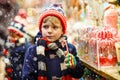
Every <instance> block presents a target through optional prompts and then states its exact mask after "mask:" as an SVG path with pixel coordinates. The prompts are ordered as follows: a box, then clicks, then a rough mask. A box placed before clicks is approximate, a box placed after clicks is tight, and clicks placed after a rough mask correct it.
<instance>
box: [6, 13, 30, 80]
mask: <svg viewBox="0 0 120 80" xmlns="http://www.w3.org/2000/svg"><path fill="white" fill-rule="evenodd" d="M17 16H20V15H17ZM24 27H25V25H24V24H22V23H21V22H20V21H19V19H17V18H16V17H15V19H14V21H13V22H11V24H10V26H9V27H8V32H9V35H8V39H7V41H6V44H5V50H4V54H6V55H9V56H8V58H9V60H10V63H11V65H7V67H6V72H7V78H8V80H22V66H23V62H24V55H25V52H26V50H27V49H28V47H29V46H30V45H31V44H30V43H29V40H28V39H29V36H27V33H26V32H25V30H24ZM8 53H9V54H8Z"/></svg>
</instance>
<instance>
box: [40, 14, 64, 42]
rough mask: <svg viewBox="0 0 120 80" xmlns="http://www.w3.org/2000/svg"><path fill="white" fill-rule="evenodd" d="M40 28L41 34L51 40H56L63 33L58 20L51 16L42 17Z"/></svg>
mask: <svg viewBox="0 0 120 80" xmlns="http://www.w3.org/2000/svg"><path fill="white" fill-rule="evenodd" d="M41 30H42V36H43V37H46V38H47V39H48V41H51V42H53V41H56V40H58V39H59V38H60V37H61V35H62V34H63V31H62V25H61V22H60V20H59V19H58V18H56V17H53V16H48V17H46V18H44V20H43V23H42V27H41Z"/></svg>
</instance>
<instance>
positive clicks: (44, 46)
mask: <svg viewBox="0 0 120 80" xmlns="http://www.w3.org/2000/svg"><path fill="white" fill-rule="evenodd" d="M66 39H67V37H66V36H62V37H61V38H60V39H59V40H57V41H55V42H52V43H51V42H49V41H46V39H43V40H41V39H39V40H38V41H37V47H36V51H37V56H38V80H47V78H46V57H45V50H49V49H50V50H54V51H55V52H56V55H57V56H58V57H59V58H60V60H61V64H60V65H61V71H62V76H64V75H67V74H68V73H67V71H66V70H67V67H66V66H65V64H64V59H65V56H64V51H63V50H62V49H61V48H60V47H66V51H68V47H67V45H66Z"/></svg>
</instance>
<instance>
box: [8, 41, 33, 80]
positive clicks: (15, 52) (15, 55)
mask: <svg viewBox="0 0 120 80" xmlns="http://www.w3.org/2000/svg"><path fill="white" fill-rule="evenodd" d="M30 46H31V44H30V43H25V44H23V45H21V46H16V47H15V48H13V49H12V50H11V52H10V57H9V58H10V62H11V65H12V69H13V72H12V76H11V77H12V80H22V66H23V62H24V56H25V52H26V51H27V49H28V47H30Z"/></svg>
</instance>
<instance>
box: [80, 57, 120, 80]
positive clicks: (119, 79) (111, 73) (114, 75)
mask: <svg viewBox="0 0 120 80" xmlns="http://www.w3.org/2000/svg"><path fill="white" fill-rule="evenodd" d="M80 60H81V62H82V63H83V65H84V66H86V67H87V68H89V69H90V70H92V71H94V72H95V73H97V74H98V75H101V76H102V77H104V78H106V79H107V80H120V74H119V73H118V71H120V66H114V67H105V68H101V69H98V68H97V67H96V66H93V65H92V64H90V62H88V61H85V60H84V59H81V58H80Z"/></svg>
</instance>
